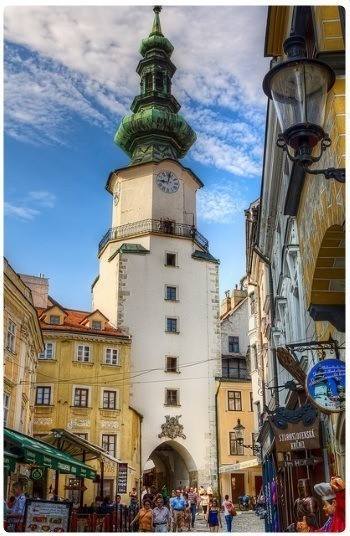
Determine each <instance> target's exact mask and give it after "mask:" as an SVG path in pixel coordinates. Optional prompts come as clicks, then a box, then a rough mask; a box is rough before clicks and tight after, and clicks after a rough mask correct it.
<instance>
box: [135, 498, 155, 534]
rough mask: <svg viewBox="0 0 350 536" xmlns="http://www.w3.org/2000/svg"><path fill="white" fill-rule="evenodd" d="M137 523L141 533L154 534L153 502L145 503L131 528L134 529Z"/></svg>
mask: <svg viewBox="0 0 350 536" xmlns="http://www.w3.org/2000/svg"><path fill="white" fill-rule="evenodd" d="M136 521H138V522H139V532H153V512H152V509H151V502H150V501H149V500H148V499H146V500H145V501H143V507H142V508H141V510H140V511H139V513H138V514H137V516H136V517H135V518H134V519H133V520H132V522H131V523H130V527H132V526H133V525H134V523H136Z"/></svg>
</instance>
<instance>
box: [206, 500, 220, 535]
mask: <svg viewBox="0 0 350 536" xmlns="http://www.w3.org/2000/svg"><path fill="white" fill-rule="evenodd" d="M207 519H208V526H209V532H219V527H220V528H222V525H221V517H220V507H219V505H218V501H217V500H216V499H213V500H212V502H211V504H210V505H209V510H208V518H207Z"/></svg>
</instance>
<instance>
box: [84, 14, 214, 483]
mask: <svg viewBox="0 0 350 536" xmlns="http://www.w3.org/2000/svg"><path fill="white" fill-rule="evenodd" d="M159 11H160V9H159V8H155V18H154V24H153V27H152V31H151V33H150V35H149V37H147V38H146V39H144V40H143V41H142V43H141V47H140V52H141V55H142V59H141V60H140V62H139V65H138V67H137V72H138V74H139V75H140V77H141V93H140V95H138V96H137V97H135V99H134V101H133V103H132V106H131V109H132V111H133V114H132V115H129V116H126V117H125V118H124V119H123V120H122V122H121V125H120V126H119V129H118V131H117V134H116V137H115V141H116V143H117V144H118V145H119V146H120V147H121V148H122V149H123V150H125V151H126V152H127V154H128V155H129V157H130V159H131V162H130V165H129V166H128V167H125V168H122V169H118V170H114V171H113V172H111V174H110V176H109V178H108V182H107V190H108V191H109V192H110V194H111V195H112V196H113V215H112V227H111V229H110V230H109V231H108V232H107V234H106V235H105V237H104V238H103V239H102V240H101V242H100V245H99V266H100V267H99V275H98V277H97V278H96V280H95V282H94V284H93V308H94V309H99V310H100V311H102V313H103V314H104V315H106V316H107V317H108V318H109V319H110V321H111V322H112V324H113V325H115V326H117V327H118V329H119V328H127V329H129V333H130V334H131V335H132V339H133V343H132V344H133V350H132V364H131V372H132V374H133V376H134V377H135V379H134V381H132V404H133V406H134V407H135V408H136V409H137V410H138V411H140V412H142V414H143V417H144V418H143V424H142V466H143V467H145V466H146V463H147V461H148V460H149V459H151V460H152V461H153V463H154V465H155V473H156V475H158V476H157V481H158V482H159V483H166V484H167V486H168V488H170V489H172V488H174V487H177V486H184V485H188V484H192V485H196V486H197V485H200V484H202V485H209V484H210V485H211V486H212V487H213V488H214V489H215V488H217V465H216V423H215V376H216V375H217V374H218V373H219V370H220V325H219V282H218V261H217V260H216V259H215V258H214V257H212V255H211V254H210V253H209V246H208V242H207V240H206V239H205V238H204V237H203V236H202V235H201V234H200V233H199V232H198V230H197V228H196V192H197V190H198V189H199V188H201V187H202V186H203V183H202V182H201V180H200V179H199V178H198V177H197V176H196V175H195V174H194V173H193V172H192V171H191V170H190V169H188V168H185V167H184V166H183V165H182V164H181V163H180V162H179V159H180V158H182V157H183V156H184V155H185V154H186V152H187V150H188V149H189V147H190V146H191V145H192V144H193V143H194V141H195V134H194V132H193V130H192V129H191V127H190V126H189V125H188V124H187V122H186V121H185V119H184V118H183V117H182V116H181V115H180V114H178V111H179V109H180V105H179V104H178V102H177V101H176V99H175V97H174V96H173V95H172V94H171V79H172V76H173V74H174V72H175V66H174V65H173V63H172V62H171V59H170V56H171V53H172V51H173V46H172V45H171V43H170V42H169V40H168V39H167V38H165V37H164V35H163V33H162V30H161V27H160V21H159Z"/></svg>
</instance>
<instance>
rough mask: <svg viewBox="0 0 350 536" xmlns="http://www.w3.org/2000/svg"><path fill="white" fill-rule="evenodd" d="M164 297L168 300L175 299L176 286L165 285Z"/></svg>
mask: <svg viewBox="0 0 350 536" xmlns="http://www.w3.org/2000/svg"><path fill="white" fill-rule="evenodd" d="M165 299H166V300H168V301H176V299H177V288H176V287H170V286H168V285H167V286H166V287H165Z"/></svg>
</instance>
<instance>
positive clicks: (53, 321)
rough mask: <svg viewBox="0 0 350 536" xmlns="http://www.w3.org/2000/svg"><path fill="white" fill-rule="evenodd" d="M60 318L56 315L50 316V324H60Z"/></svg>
mask: <svg viewBox="0 0 350 536" xmlns="http://www.w3.org/2000/svg"><path fill="white" fill-rule="evenodd" d="M60 323H61V318H60V317H59V316H58V315H50V324H60Z"/></svg>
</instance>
